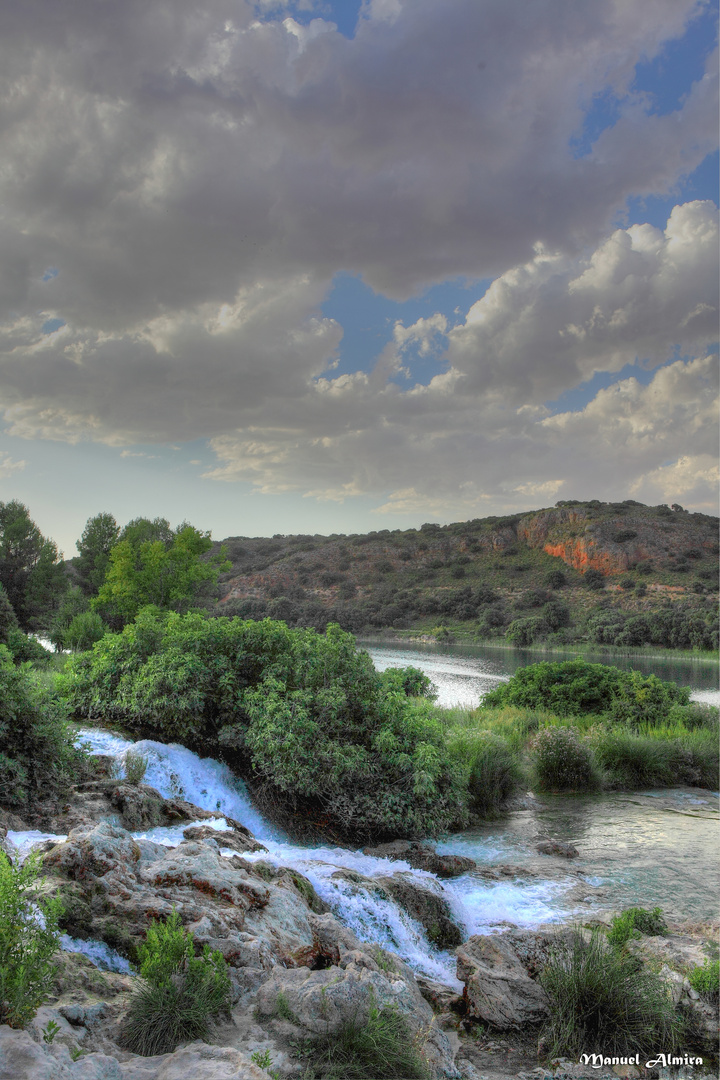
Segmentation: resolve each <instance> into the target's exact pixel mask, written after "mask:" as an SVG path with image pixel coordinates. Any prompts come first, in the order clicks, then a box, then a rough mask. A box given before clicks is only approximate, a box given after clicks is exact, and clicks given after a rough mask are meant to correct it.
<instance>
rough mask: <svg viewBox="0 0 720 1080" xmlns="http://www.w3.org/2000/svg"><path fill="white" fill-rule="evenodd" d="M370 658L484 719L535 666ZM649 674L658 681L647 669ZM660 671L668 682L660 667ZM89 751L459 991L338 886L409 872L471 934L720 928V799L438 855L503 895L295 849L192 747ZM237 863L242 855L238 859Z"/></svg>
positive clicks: (441, 964) (541, 807)
mask: <svg viewBox="0 0 720 1080" xmlns="http://www.w3.org/2000/svg"><path fill="white" fill-rule="evenodd" d="M368 648H369V652H370V654H371V656H372V657H373V660H374V662H375V664H376V665H377V667H378V668H381V669H382V668H385V667H389V666H402V665H407V664H412V665H413V666H416V667H420V668H422V669H423V670H424V671H426V672H427V674H428V675H429V676H430V678H431V679H432V680H433V682H434V683H435V685H436V686H437V688H438V693H439V701H440V703H441V704H446V705H456V704H465V705H469V706H474V705H476V704H477V703H478V700H479V698H480V696H481V695H482V694H483V693H485V692H486V691H487V690H488V689H489V688H491V687H494V686H497V684H498V682H499V681H501V680H504V679H507V678H508V677H509V675H510V674H511V672H512V671H513V670H514V669H515V668H517V667H518V666H520V664H521V663H527V662H528V654H525V655H524V656H523V657H520V656H518V653H519V652H520V650H517V651H513V652H510V651H509V650H483V651H482V653H481V651H480V650H468V649H459V648H454V649H447V648H443V649H442V650H441V649H438V648H434V647H432V646H431V647H428V648H426V649H417V648H413V649H406V648H399V647H396V646H389V645H387V644H383V645H378V644H372V645H370V646H368ZM486 652H487V653H488V655H485V653H486ZM535 658H537V657H535ZM593 659H594V658H593ZM671 663H673V664H676V663H681V664H684V663H686V662H684V661H672V662H671ZM628 666H630V665H628ZM637 666H638V667H640V664H638V665H637ZM708 668H709V669H710V671H708ZM643 670H649V667H648V662H647V660H645V662H644V665H643ZM654 670H655V671H656V673H658V674H660V672H659V671H657V667H655V668H654ZM714 677H715V672H714V671H713V670H712V665H707V666H704V665H696V666H693V665H692V662H690V665H689V666H688V667H687V668H685V667H682V668H681V669H680V676H679V681H682V682H684V683H688V684H689V685H690V686H692V687H693V693H694V695H697V696H702V697H705V696H707V695H708V692H709V694H710V695H712V694H717V689H716V688H715V689H713V684H712V682H711V680H712V679H713V678H714ZM79 739H80V740H81V741H82V742H84V743H85V745H86V746H87V748H88V749H89V750H90V751H91V752H93V753H98V754H111V755H113V756H115V757H116V759H117V760H118V764H119V766H120V767H122V762H123V758H124V755H125V754H126V752H127V751H128V750H130V749H131V748H132V749H134V750H136V751H137V752H140V753H142V754H143V755H145V756H146V757H147V760H148V768H147V773H146V777H145V782H146V783H149V784H151V785H152V786H153V787H155V788H157V789H158V790H159V791H160V792H161V793H162V794H163V795H164V796H166V797H172V796H176V795H180V796H182V797H184V798H186V799H187V800H188V801H190V802H192V803H194V804H195V805H196V806H199V807H201V808H202V809H204V810H210V811H212V812H213V813H215V814H216V815H217V817H216V819H215V820H214V822H213V824H214V827H215V828H216V829H217V830H218V840H219V842H220V844H222V831H223V830H224V829H226V828H227V825H226V822H225V819H224V815H227V816H229V817H232V818H235V819H237V820H239V821H242V822H243V823H244V824H245V825H246V826H247V827H248V828H249V829H250V830H251V831H252V832H253V833H254V835H255V836H256V837H257V838H258V839H259V840H260V841H262V843H263V844H264V845H265V846H266V848H267V853H259V854H257V855H246V856H244V857H245V858H249V859H258V858H262V859H269V860H271V861H273V862H275V863H277V864H283V865H287V866H292V867H294V868H295V869H297V870H298V871H300V872H301V873H303V874H305V876H306V877H308V878H309V880H310V881H311V882H312V883H313V885H314V887H315V889H316V890H317V892H318V893H319V895H320V896H322V898H323V899H324V900H326V901H327V902H328V903H329V904H330V905H331V907H332V909H333V911H334V912H335V914H336V915H337V916H338V917H339V918H340V919H341V920H342V921H343V922H344V923H346V924H347V925H348V926H350V927H351V928H352V929H353V930H354V931H355V932H356V933H357V934H358V936H359V937H360V938H361V939H362V940H365V941H378V942H380V943H381V944H382V945H383V946H385V947H386V948H388V949H391V950H393V951H395V952H397V953H398V954H399V955H400V956H402V957H403V959H405V960H406V961H407V962H408V963H409V964H410V965H411V966H412V967H413V968H414V969H415V970H417V971H418V972H421V973H424V974H426V975H429V976H431V977H434V978H438V979H441V980H442V981H444V982H447V983H449V984H451V985H455V986H459V983H457V980H456V978H455V959H454V957H453V956H452V955H450V954H449V953H445V952H441V951H438V950H436V949H435V948H434V947H432V946H431V945H430V944H429V942H428V940H427V938H426V936H425V934H424V931H423V930H422V927H420V925H419V924H417V923H415V922H414V921H413V920H412V919H410V918H409V916H408V915H407V914H406V913H405V912H403V911H402V910H401V909H400V908H399V907H397V905H395V904H394V903H393V902H392V901H390V900H383V899H381V898H380V897H378V896H377V895H373V894H371V893H365V892H363V891H361V890H360V891H359V890H357V889H356V888H355V887H353V886H352V885H351V884H350V883H348V882H346V881H343V880H342V879H338V878H333V876H332V875H333V873H334V872H335V871H336V870H337V869H338V868H341V867H345V868H348V869H352V870H356V871H358V872H359V873H361V874H364V875H366V876H367V877H374V876H377V875H381V874H390V873H395V872H397V871H399V870H402V871H405V872H406V873H409V874H412V875H413V876H414V877H415V878H416V879H417V881H418V884H421V885H423V886H424V887H426V888H430V889H433V890H436V891H438V890H442V891H443V895H444V896H445V898H446V899H447V900H448V902H449V904H450V906H451V909H452V911H453V915H454V918H455V920H456V922H457V923H458V924H459V925H460V926H461V927H463V929H464V931H465V933H466V934H473V933H479V932H488V931H490V932H492V931H498V930H501V929H502V927H503V925H507V923H513V924H515V925H517V926H521V927H527V928H533V927H537V926H540V925H542V924H545V923H557V922H565V921H568V920H576V919H583V920H586V919H587V918H588V917H590V916H592V914H593V913H595V912H598V911H601V910H607V909H618V908H621V907H623V906H628V905H630V904H640V905H641V906H643V907H648V908H650V907H654V906H655V905H659V906H660V907H662V908H663V910H664V911H665V912H666V915H667V916H669V917H670V918H672V919H676V920H681V919H690V920H693V921H696V922H702V921H706V920H709V919H713V918H715V917H716V916H717V897H718V895H720V871H719V869H718V860H717V851H718V839H719V838H720V835H719V828H718V825H719V816H718V801H717V795H715V794H713V793H711V792H707V791H701V790H698V789H693V788H675V789H669V790H668V789H665V790H658V791H643V792H635V793H633V792H631V793H618V792H612V793H605V794H600V795H594V796H543V797H542V799H541V800H538V801H536V802H535V803H533V804H532V805H531V806H530V808H528V809H523V810H515V811H512V812H510V813H507V814H505V815H504V816H503V817H502V818H501V819H499V820H497V821H493V822H488V823H487V824H485V825H483V826H482V827H479V828H475V829H472V830H467V831H465V832H462V833H458V834H456V835H453V836H446V837H443V838H441V840H440V842H438V844H437V848H438V850H439V851H441V852H455V853H457V854H464V855H469V856H470V857H471V858H473V859H475V860H476V862H477V863H478V864H480V865H481V866H484V867H493V866H496V865H498V864H504V865H509V866H511V867H513V868H514V869H513V870H512V872H509V874H508V876H507V877H505V878H503V879H502V880H496V881H493V880H488V879H486V878H484V877H482V876H481V875H480V874H478V873H469V874H464V875H462V876H461V877H459V878H455V879H453V880H449V881H447V880H446V881H443V882H442V883H441V882H439V881H438V880H437V878H436V877H435V876H434V875H433V874H429V873H427V872H424V871H419V870H413V869H412V868H411V867H409V866H408V865H407V864H405V863H402V862H397V861H396V862H390V861H388V860H385V859H378V858H374V857H371V856H368V855H364V854H363V853H362V852H361V851H352V850H348V849H345V848H339V847H328V846H323V845H321V844H308V845H301V844H297V843H294V842H292V841H291V840H290V839H289V838H288V837H287V836H286V835H285V834H284V833H283V832H282V830H281V829H279V828H277V827H276V826H274V825H272V824H271V823H270V822H269V821H267V820H266V819H265V818H264V817H263V815H262V814H261V813H260V812H259V811H258V810H257V809H256V808H255V807H254V806H253V804H252V800H251V799H250V797H249V795H248V791H247V789H246V787H245V785H244V784H243V782H242V781H241V780H239V779H237V778H236V777H234V776H233V774H232V773H231V772H230V770H229V769H228V767H227V766H226V765H224V764H222V763H220V762H218V761H215V760H213V759H212V758H204V759H201V758H199V757H198V756H197V755H196V754H194V753H192V752H191V751H190V750H188V749H187V748H185V747H183V746H179V745H177V744H171V745H166V744H163V743H159V742H155V741H152V740H143V741H140V742H136V743H133V742H132V741H131V740H128V739H126V738H121V737H119V736H117V735H113V734H111V733H109V732H107V731H103V730H100V729H98V728H93V729H89V728H88V729H84V730H83V731H81V732H80V735H79ZM209 823H210V822H203V824H209ZM184 827H187V826H177V827H175V828H166V829H162V828H161V829H152V830H149V831H145V832H139V833H136V835H138V836H147V837H149V838H151V839H154V840H156V841H159V842H162V843H165V844H177V843H180V842H181V841H182V830H183V828H184ZM46 837H48V834H38V833H34V834H32V833H20V832H14V833H13V832H9V833H8V839H10V841H11V842H13V843H15V844H16V845H17V846H18V847H20V848H21V849H23V848H24V849H25V850H27V849H29V847H30V846H32V844H34V843H37V842H39V841H40V840H42V839H44V838H46ZM545 838H557V839H562V840H568V841H571V842H572V843H574V844H576V845H577V847H578V849H579V851H580V857H579V858H578V859H576V860H574V861H573V862H572V863H566V862H565V860H560V859H558V858H553V857H548V856H543V855H539V854H538V853H537V851H536V849H535V845H536V843H537V841H538V840H539V839H545ZM56 839H65V838H64V837H58V838H56ZM226 854H228V855H232V854H233V852H231V851H229V850H227V851H226ZM64 945H65V947H66V948H71V949H79V950H81V951H83V952H85V953H86V954H87V955H89V956H90V957H91V958H92V959H93V960H94V962H96V963H98V964H99V965H100V966H112V965H113V964H114V965H115V966H116V969H117V970H122V969H123V968H122V965H123V964H124V963H125V962H124V961H122V958H119V957H117V956H114V957H111V958H110V959H109V960H108V957H107V955H106V954H103V951H102V950H103V949H106V947H105V946H102V945H100V944H99V943H92V942H90V943H87V942H73V941H71V940H70V939H67V938H66V939H65V940H64ZM125 967H126V964H125Z"/></svg>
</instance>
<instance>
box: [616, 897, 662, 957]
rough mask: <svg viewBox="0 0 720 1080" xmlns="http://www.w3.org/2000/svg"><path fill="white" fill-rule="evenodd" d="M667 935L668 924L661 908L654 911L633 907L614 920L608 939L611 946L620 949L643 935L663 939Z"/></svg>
mask: <svg viewBox="0 0 720 1080" xmlns="http://www.w3.org/2000/svg"><path fill="white" fill-rule="evenodd" d="M666 933H667V923H666V922H665V919H664V918H663V913H662V911H661V910H660V908H659V907H656V908H653V909H652V911H646V909H645V908H640V907H631V908H626V910H625V911H622V912H621V913H620V914H619V915H616V916H615V917H614V918H613V920H612V923H611V925H610V930H609V932H608V936H607V939H608V941H609V942H610V944H611V945H615V946H616V947H617V948H620V947H622V946H623V945H626V944H627V943H628V941H630V939H631V938H639V937H640V936H641V935H642V934H647V935H648V937H661V936H662V935H663V934H666Z"/></svg>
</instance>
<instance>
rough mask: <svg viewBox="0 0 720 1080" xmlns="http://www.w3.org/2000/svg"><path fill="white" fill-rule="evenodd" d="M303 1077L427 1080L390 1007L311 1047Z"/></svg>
mask: <svg viewBox="0 0 720 1080" xmlns="http://www.w3.org/2000/svg"><path fill="white" fill-rule="evenodd" d="M312 1051H313V1060H312V1063H311V1065H310V1068H309V1069H308V1070H307V1073H306V1075H308V1076H310V1077H312V1078H315V1077H323V1078H324V1080H368V1078H369V1077H373V1078H380V1077H382V1078H383V1080H427V1078H428V1076H429V1073H428V1070H427V1067H426V1066H425V1064H424V1063H423V1062H422V1060H421V1059H420V1056H419V1054H418V1052H417V1050H416V1049H415V1046H414V1045H413V1039H412V1036H411V1034H410V1029H409V1028H408V1025H407V1023H406V1021H405V1020H404V1019H403V1017H402V1016H400V1014H399V1013H398V1012H397V1010H396V1009H394V1008H390V1007H383V1008H377V1007H375V1008H373V1009H371V1011H370V1015H369V1017H368V1020H367V1023H366V1024H358V1023H352V1022H347V1023H345V1024H342V1025H341V1027H339V1028H338V1029H337V1030H336V1031H334V1032H333V1033H332V1034H328V1035H326V1036H322V1037H321V1038H320V1039H318V1040H316V1041H315V1042H314V1044H313V1047H312Z"/></svg>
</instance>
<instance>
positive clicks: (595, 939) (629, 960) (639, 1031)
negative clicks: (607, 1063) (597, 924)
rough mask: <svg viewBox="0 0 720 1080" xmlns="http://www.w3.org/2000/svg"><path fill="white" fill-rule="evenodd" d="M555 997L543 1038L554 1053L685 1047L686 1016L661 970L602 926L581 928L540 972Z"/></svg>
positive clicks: (571, 1054)
mask: <svg viewBox="0 0 720 1080" xmlns="http://www.w3.org/2000/svg"><path fill="white" fill-rule="evenodd" d="M540 981H541V983H542V985H543V987H544V989H545V992H546V993H547V995H548V998H549V1001H550V1020H549V1022H548V1024H547V1026H546V1030H545V1033H544V1037H543V1042H544V1045H545V1047H546V1052H547V1054H548V1056H549V1057H559V1056H565V1057H570V1058H573V1057H574V1058H577V1057H578V1056H579V1055H580V1054H582V1053H588V1054H593V1053H602V1054H604V1055H616V1054H634V1053H636V1052H639V1053H640V1054H641V1055H642V1054H645V1053H646V1052H647V1053H650V1052H651V1051H653V1050H657V1048H658V1047H662V1048H663V1049H666V1048H667V1050H671V1049H675V1048H677V1047H679V1045H680V1043H681V1042H682V1039H683V1037H684V1024H683V1021H682V1020H681V1019H680V1018H679V1017H678V1016H677V1015H676V1013H675V1010H674V1007H673V1003H672V1000H671V998H670V996H669V994H668V992H667V989H666V986H665V984H664V982H663V980H662V979H661V978H660V976H659V975H656V974H655V973H654V972H652V971H649V970H648V969H647V968H646V967H644V965H643V964H642V961H640V960H639V959H638V958H637V957H635V956H631V955H630V954H628V953H627V952H625V951H624V950H618V949H615V948H613V947H612V945H609V944H608V942H607V941H606V940H605V937H604V935H603V934H602V932H600V931H593V933H592V935H591V936H590V938H589V939H586V938H585V937H584V936H583V935H582V933H581V932H580V931H575V932H574V933H573V934H572V936H571V937H570V939H569V941H567V942H565V943H563V944H562V945H560V946H558V948H557V950H556V952H555V954H554V955H553V957H552V959H551V960H550V962H549V964H548V965H547V966H546V968H545V969H544V971H543V972H542V974H541V976H540Z"/></svg>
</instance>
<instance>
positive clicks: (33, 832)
mask: <svg viewBox="0 0 720 1080" xmlns="http://www.w3.org/2000/svg"><path fill="white" fill-rule="evenodd" d="M7 839H8V840H9V841H10V843H11V844H12V845H13V847H14V848H16V849H17V853H18V856H17V857H18V859H19V861H20V862H21V863H23V862H25V859H26V858H27V857H28V855H29V854H30V852H31V851H32V849H33V848H34V847H37V846H38V844H43V843H45V841H46V840H53V841H54V842H55V843H56V844H62V843H64V841H65V840H67V835H66V834H65V833H49V832H40V831H39V830H38V829H26V830H25V831H24V832H23V831H16V830H15V829H8V832H7Z"/></svg>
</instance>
